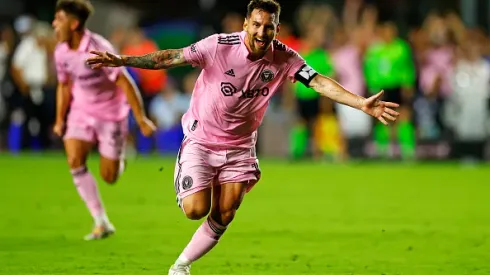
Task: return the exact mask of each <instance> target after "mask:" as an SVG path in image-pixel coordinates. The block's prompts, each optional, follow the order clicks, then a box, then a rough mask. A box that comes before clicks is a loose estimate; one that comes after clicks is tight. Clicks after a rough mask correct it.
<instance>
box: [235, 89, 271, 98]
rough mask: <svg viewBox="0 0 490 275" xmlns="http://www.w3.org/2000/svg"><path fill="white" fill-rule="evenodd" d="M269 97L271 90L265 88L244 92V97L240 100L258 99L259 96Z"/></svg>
mask: <svg viewBox="0 0 490 275" xmlns="http://www.w3.org/2000/svg"><path fill="white" fill-rule="evenodd" d="M268 95H269V88H267V87H264V88H260V89H248V90H243V91H242V95H241V96H240V97H239V98H240V99H246V98H256V97H259V96H268Z"/></svg>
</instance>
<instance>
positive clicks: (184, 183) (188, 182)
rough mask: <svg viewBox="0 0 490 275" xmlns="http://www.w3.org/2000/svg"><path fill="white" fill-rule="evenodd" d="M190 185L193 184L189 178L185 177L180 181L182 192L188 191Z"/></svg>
mask: <svg viewBox="0 0 490 275" xmlns="http://www.w3.org/2000/svg"><path fill="white" fill-rule="evenodd" d="M192 184H193V180H192V178H191V176H185V177H184V178H183V179H182V188H183V189H184V190H189V189H190V188H191V187H192Z"/></svg>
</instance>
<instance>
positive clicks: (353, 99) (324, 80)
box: [310, 74, 399, 125]
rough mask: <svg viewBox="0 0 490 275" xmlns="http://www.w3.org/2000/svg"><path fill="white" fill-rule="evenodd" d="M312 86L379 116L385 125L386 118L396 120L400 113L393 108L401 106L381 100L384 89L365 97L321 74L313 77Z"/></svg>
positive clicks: (332, 97)
mask: <svg viewBox="0 0 490 275" xmlns="http://www.w3.org/2000/svg"><path fill="white" fill-rule="evenodd" d="M310 87H311V88H313V89H314V90H315V91H317V92H318V93H320V94H321V95H323V96H326V97H328V98H330V99H332V100H333V101H336V102H338V103H341V104H344V105H347V106H350V107H353V108H356V109H358V110H361V111H363V112H364V113H366V114H368V115H370V116H372V117H375V118H377V119H378V120H379V121H381V122H382V123H383V124H385V125H387V124H388V122H387V121H386V120H388V121H396V119H397V117H398V115H399V113H398V112H397V111H395V110H393V108H397V107H399V105H398V104H396V103H393V102H385V101H381V100H380V99H381V97H382V96H383V93H384V92H383V91H381V92H379V93H377V94H375V95H373V96H371V97H369V98H364V97H362V96H359V95H356V94H354V93H351V92H349V91H348V90H346V89H345V88H344V87H342V85H340V84H339V83H337V82H336V81H335V80H333V79H331V78H329V77H326V76H324V75H320V74H317V75H316V76H314V77H313V78H312V80H311V82H310Z"/></svg>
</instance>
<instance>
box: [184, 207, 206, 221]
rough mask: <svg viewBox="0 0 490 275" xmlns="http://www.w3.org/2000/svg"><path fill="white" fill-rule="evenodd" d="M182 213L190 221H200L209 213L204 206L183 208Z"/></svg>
mask: <svg viewBox="0 0 490 275" xmlns="http://www.w3.org/2000/svg"><path fill="white" fill-rule="evenodd" d="M184 213H185V215H186V216H187V218H188V219H190V220H200V219H202V218H204V217H206V216H207V215H208V213H209V206H206V205H204V204H192V205H190V206H184Z"/></svg>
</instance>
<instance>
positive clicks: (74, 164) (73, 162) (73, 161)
mask: <svg viewBox="0 0 490 275" xmlns="http://www.w3.org/2000/svg"><path fill="white" fill-rule="evenodd" d="M67 161H68V166H70V169H77V168H79V167H82V166H84V165H85V161H84V159H83V158H80V157H71V156H69V157H68V159H67Z"/></svg>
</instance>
